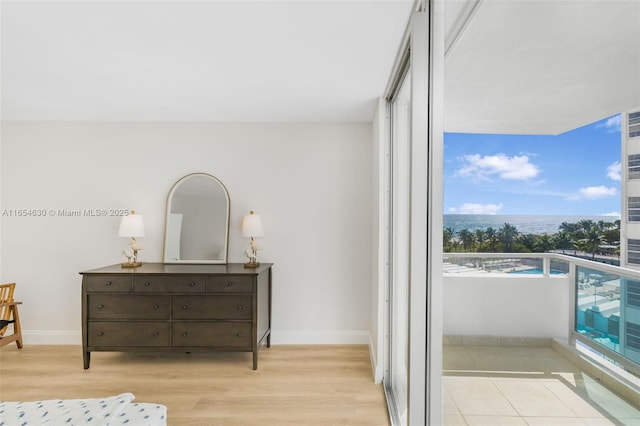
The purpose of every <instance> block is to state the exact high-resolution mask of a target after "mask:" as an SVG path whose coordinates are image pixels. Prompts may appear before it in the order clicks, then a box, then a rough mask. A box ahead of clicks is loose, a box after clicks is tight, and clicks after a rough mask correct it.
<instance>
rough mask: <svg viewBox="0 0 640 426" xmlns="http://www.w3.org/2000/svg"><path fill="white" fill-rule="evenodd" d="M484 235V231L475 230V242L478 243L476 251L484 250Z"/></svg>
mask: <svg viewBox="0 0 640 426" xmlns="http://www.w3.org/2000/svg"><path fill="white" fill-rule="evenodd" d="M486 235H487V233H486V232H485V231H483V230H482V229H476V241H477V243H478V251H483V250H484V248H483V247H484V242H485V239H486Z"/></svg>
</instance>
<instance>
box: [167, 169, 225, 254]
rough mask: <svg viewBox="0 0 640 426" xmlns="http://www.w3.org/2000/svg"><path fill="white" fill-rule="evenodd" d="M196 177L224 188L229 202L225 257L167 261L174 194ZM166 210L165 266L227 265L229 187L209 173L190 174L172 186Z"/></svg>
mask: <svg viewBox="0 0 640 426" xmlns="http://www.w3.org/2000/svg"><path fill="white" fill-rule="evenodd" d="M194 177H204V178H207V179H211V180H212V181H214V182H215V183H217V184H218V185H220V188H222V190H223V192H224V195H225V199H226V201H227V208H226V214H227V220H226V223H225V236H224V257H223V258H222V259H180V260H172V261H167V260H166V255H167V225H168V224H169V214H170V213H171V201H172V200H173V194H174V193H175V192H176V190H177V189H178V188H179V187H180V184H182V183H184V182H185V181H187V180H189V179H191V178H194ZM165 209H166V211H165V217H164V241H163V248H162V263H164V264H216V265H226V264H227V260H228V257H229V223H230V217H231V200H230V198H229V191H227V187H226V186H224V184H223V183H222V181H220V179H218V178H217V177H215V176H213V175H210V174H208V173H190V174H188V175H186V176H183V177H181V178H180V179H178V180H177V181H176V183H174V184H173V186H171V189H170V190H169V194H168V195H167V203H166V208H165Z"/></svg>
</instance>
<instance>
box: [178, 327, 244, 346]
mask: <svg viewBox="0 0 640 426" xmlns="http://www.w3.org/2000/svg"><path fill="white" fill-rule="evenodd" d="M172 327H173V328H172V330H171V341H172V343H173V344H172V346H174V347H185V346H198V347H212V348H215V347H220V348H223V347H249V348H251V340H252V339H251V324H250V323H241V322H240V323H229V322H202V321H189V322H187V321H184V322H183V321H174V322H173V326H172Z"/></svg>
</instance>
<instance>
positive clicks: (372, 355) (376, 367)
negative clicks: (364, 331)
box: [369, 334, 383, 384]
mask: <svg viewBox="0 0 640 426" xmlns="http://www.w3.org/2000/svg"><path fill="white" fill-rule="evenodd" d="M369 359H370V361H371V370H372V373H373V382H374V383H376V384H378V383H382V377H383V369H382V365H381V364H379V363H378V359H377V356H376V348H375V347H374V345H373V337H372V336H371V334H369Z"/></svg>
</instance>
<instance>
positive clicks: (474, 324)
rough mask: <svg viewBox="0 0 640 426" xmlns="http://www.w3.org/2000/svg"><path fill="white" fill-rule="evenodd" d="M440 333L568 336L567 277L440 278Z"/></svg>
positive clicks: (483, 275)
mask: <svg viewBox="0 0 640 426" xmlns="http://www.w3.org/2000/svg"><path fill="white" fill-rule="evenodd" d="M443 285H444V297H443V299H444V300H443V303H444V309H443V314H444V319H443V320H444V334H445V335H450V336H451V335H453V336H502V337H531V338H538V337H545V338H550V337H556V338H562V339H567V338H568V334H569V315H570V312H569V307H570V305H571V304H570V303H569V294H570V292H569V285H570V284H569V278H568V277H566V276H550V277H543V276H527V275H525V274H516V275H515V276H513V277H508V276H500V275H497V274H496V275H493V274H478V275H469V274H461V275H453V274H451V275H445V276H444V284H443Z"/></svg>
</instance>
